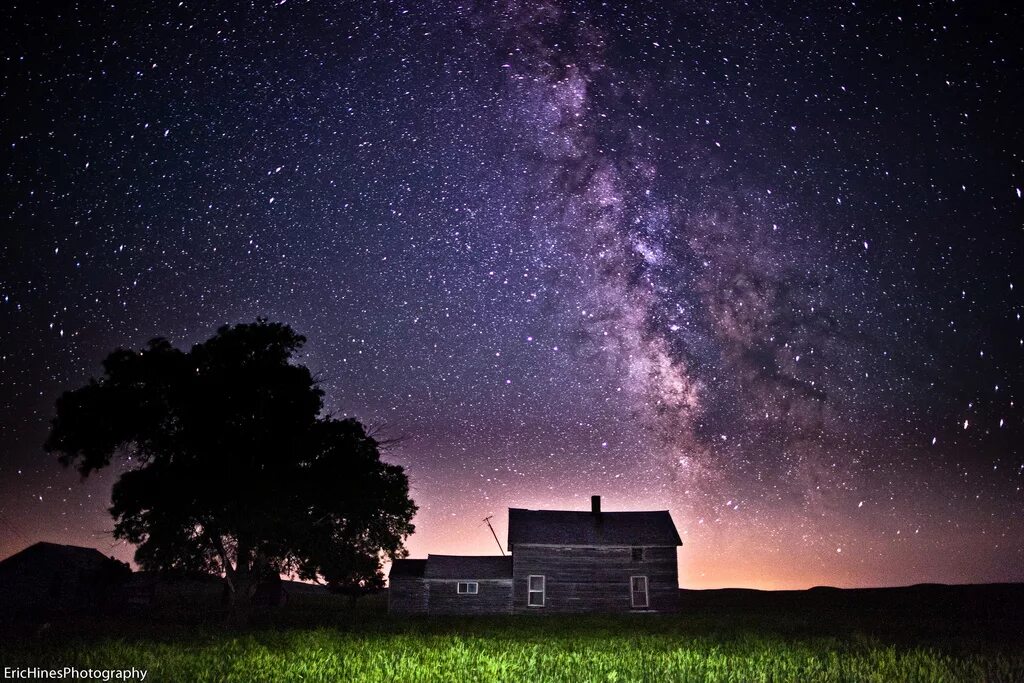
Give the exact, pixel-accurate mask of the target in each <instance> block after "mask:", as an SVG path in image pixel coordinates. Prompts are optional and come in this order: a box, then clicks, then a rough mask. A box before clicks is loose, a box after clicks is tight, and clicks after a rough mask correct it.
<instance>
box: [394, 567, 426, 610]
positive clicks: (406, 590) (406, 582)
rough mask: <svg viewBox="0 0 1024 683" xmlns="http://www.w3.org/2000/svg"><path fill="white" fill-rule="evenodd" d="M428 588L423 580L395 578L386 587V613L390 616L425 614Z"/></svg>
mask: <svg viewBox="0 0 1024 683" xmlns="http://www.w3.org/2000/svg"><path fill="white" fill-rule="evenodd" d="M429 591H430V588H429V586H428V585H427V582H426V580H425V579H421V578H418V577H410V576H396V577H394V578H392V579H391V583H390V585H389V586H388V612H391V613H392V614H426V613H427V605H428V603H429V599H430V593H429Z"/></svg>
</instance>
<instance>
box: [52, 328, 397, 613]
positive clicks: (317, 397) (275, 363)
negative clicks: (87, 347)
mask: <svg viewBox="0 0 1024 683" xmlns="http://www.w3.org/2000/svg"><path fill="white" fill-rule="evenodd" d="M304 342H305V338H304V337H302V336H301V335H299V334H296V333H295V332H294V331H293V330H292V329H291V328H290V327H288V326H287V325H283V324H278V323H270V322H267V321H264V320H258V321H256V322H255V323H253V324H242V325H235V326H230V327H228V326H225V327H222V328H221V329H220V330H218V331H217V334H216V335H215V336H214V337H212V338H211V339H209V340H207V341H206V342H203V343H200V344H196V345H195V346H193V347H192V349H191V350H189V351H182V350H179V349H176V348H174V347H173V346H172V345H171V344H170V343H169V342H168V341H167V340H165V339H154V340H152V341H151V342H149V344H148V346H147V347H146V348H145V349H144V350H142V351H131V350H124V349H118V350H116V351H114V352H113V353H111V354H110V355H109V356H108V357H107V358H106V360H105V361H104V362H103V368H104V374H103V376H102V377H101V378H99V379H93V380H90V381H89V383H88V384H87V385H85V386H84V387H81V388H79V389H76V390H74V391H68V392H66V393H64V394H63V395H62V396H61V397H60V398H59V399H58V401H57V415H56V418H55V419H54V421H53V426H52V429H51V432H50V435H49V438H48V440H47V442H46V448H47V450H48V451H51V452H56V453H59V455H60V460H61V462H62V463H64V464H65V465H74V466H76V467H77V469H78V470H79V471H80V472H81V473H82V475H83V477H84V476H88V475H89V474H90V473H91V472H93V471H95V470H98V469H101V468H104V467H107V466H108V465H110V464H111V462H112V460H113V459H114V458H117V457H121V458H122V459H123V464H124V466H125V470H124V471H123V473H122V474H121V476H120V478H119V479H118V481H117V483H116V484H115V485H114V488H113V494H112V501H113V506H112V507H111V510H110V511H111V514H112V515H113V517H114V520H115V527H114V534H115V536H116V537H117V538H121V539H125V540H127V541H129V542H131V543H134V544H137V545H138V549H137V552H136V561H137V562H138V563H139V565H140V566H142V567H143V568H145V569H193V570H204V571H213V572H216V573H219V574H222V575H223V576H224V577H225V579H226V582H227V584H228V587H229V589H230V594H231V595H232V596H234V597H237V596H249V595H251V594H252V593H253V592H254V591H255V588H256V586H257V584H258V583H259V582H260V581H261V580H262V579H264V578H266V577H269V576H275V575H278V574H280V573H289V574H294V575H297V576H299V577H302V578H304V579H313V580H320V581H324V582H326V583H328V584H329V585H331V586H333V587H335V588H337V589H339V590H346V591H349V592H351V591H355V590H366V589H370V588H374V587H379V586H381V585H382V584H383V575H382V571H381V565H382V561H384V560H387V559H389V558H394V557H401V556H402V555H403V554H404V549H403V543H404V540H405V538H406V537H407V536H408V535H409V534H410V533H412V530H413V526H412V524H411V523H410V520H411V519H412V516H413V514H414V513H415V511H416V507H415V505H414V504H413V502H412V501H411V500H410V499H409V485H408V480H407V478H406V475H405V473H404V472H403V470H402V468H401V467H399V466H396V465H391V464H388V463H386V462H383V461H382V460H381V458H380V444H379V443H378V442H377V441H376V440H375V439H374V438H373V437H372V435H370V434H368V433H367V431H366V429H365V428H364V427H363V425H362V424H360V423H359V422H357V421H356V420H353V419H344V420H338V419H334V418H332V417H330V416H324V415H323V414H322V413H323V392H322V390H321V389H320V388H319V386H318V385H317V382H316V380H315V379H314V377H313V375H312V373H311V372H310V371H309V369H308V368H306V367H305V366H303V365H301V364H298V363H296V362H294V360H295V356H296V354H297V353H298V352H299V350H300V349H301V348H302V346H303V344H304Z"/></svg>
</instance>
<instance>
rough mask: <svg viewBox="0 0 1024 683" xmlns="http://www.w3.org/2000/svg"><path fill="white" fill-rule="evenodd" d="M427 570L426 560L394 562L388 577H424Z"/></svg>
mask: <svg viewBox="0 0 1024 683" xmlns="http://www.w3.org/2000/svg"><path fill="white" fill-rule="evenodd" d="M426 568H427V561H426V560H392V562H391V571H390V572H389V573H388V576H389V577H393V576H411V577H422V576H423V572H424V570H426Z"/></svg>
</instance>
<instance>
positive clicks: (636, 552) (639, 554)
mask: <svg viewBox="0 0 1024 683" xmlns="http://www.w3.org/2000/svg"><path fill="white" fill-rule="evenodd" d="M633 561H634V562H643V561H644V549H643V548H633Z"/></svg>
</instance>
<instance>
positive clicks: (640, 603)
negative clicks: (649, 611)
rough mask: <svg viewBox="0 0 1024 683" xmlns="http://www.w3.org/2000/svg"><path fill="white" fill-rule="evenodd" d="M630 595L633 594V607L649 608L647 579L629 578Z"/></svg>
mask: <svg viewBox="0 0 1024 683" xmlns="http://www.w3.org/2000/svg"><path fill="white" fill-rule="evenodd" d="M629 583H630V593H632V598H633V607H647V577H646V576H631V577H629Z"/></svg>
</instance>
